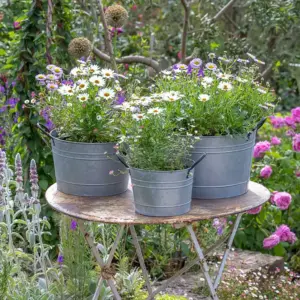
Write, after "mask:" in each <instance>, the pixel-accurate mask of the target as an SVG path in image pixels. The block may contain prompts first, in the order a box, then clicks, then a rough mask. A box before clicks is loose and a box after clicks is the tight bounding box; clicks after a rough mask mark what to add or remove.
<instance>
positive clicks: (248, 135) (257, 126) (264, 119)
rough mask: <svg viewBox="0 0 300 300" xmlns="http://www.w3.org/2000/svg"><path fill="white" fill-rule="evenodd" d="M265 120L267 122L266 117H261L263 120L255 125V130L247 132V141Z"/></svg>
mask: <svg viewBox="0 0 300 300" xmlns="http://www.w3.org/2000/svg"><path fill="white" fill-rule="evenodd" d="M266 120H267V118H266V117H263V118H262V119H261V120H260V121H259V122H258V123H257V125H256V126H255V128H254V129H252V131H250V132H248V134H247V141H248V140H249V139H250V136H251V134H252V133H254V132H257V131H258V129H259V128H260V127H262V126H263V125H264V123H265V122H266Z"/></svg>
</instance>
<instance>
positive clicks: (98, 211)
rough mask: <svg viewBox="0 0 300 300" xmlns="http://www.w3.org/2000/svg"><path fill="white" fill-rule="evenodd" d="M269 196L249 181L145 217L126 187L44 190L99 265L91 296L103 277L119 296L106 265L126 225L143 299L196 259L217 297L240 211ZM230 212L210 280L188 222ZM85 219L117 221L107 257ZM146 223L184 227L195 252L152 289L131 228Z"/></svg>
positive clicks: (157, 291) (194, 262) (216, 297)
mask: <svg viewBox="0 0 300 300" xmlns="http://www.w3.org/2000/svg"><path fill="white" fill-rule="evenodd" d="M269 198H270V192H269V191H268V190H267V189H266V188H265V187H264V186H262V185H260V184H258V183H254V182H250V183H249V191H248V192H247V193H246V194H244V195H242V196H239V197H235V198H224V199H216V200H193V201H192V209H191V211H190V212H189V213H188V214H185V215H182V216H176V217H147V216H142V215H139V214H137V213H135V211H134V204H133V194H132V191H131V190H128V191H127V192H126V193H124V194H121V195H117V196H110V197H88V198H87V197H79V196H72V195H66V194H63V193H61V192H59V191H57V188H56V184H54V185H52V186H51V187H50V188H49V189H48V190H47V192H46V199H47V201H48V203H49V204H50V206H51V207H53V208H54V209H55V210H57V211H59V212H61V213H63V214H65V215H69V216H71V217H73V218H77V219H78V225H79V229H80V230H81V232H82V233H83V235H84V237H85V240H86V242H87V243H88V245H89V247H90V249H91V251H92V253H93V256H94V257H95V259H96V260H97V263H98V264H99V266H100V267H101V275H100V278H99V281H98V284H97V288H96V291H95V294H94V297H93V300H97V299H98V297H99V294H100V288H101V285H102V282H103V280H105V281H106V282H107V284H108V285H109V286H110V288H111V291H112V293H113V295H114V298H115V299H116V300H121V297H120V295H119V293H118V291H117V288H116V286H115V283H114V280H113V277H112V274H111V270H110V266H111V263H112V260H113V257H114V254H115V251H116V249H117V247H118V244H119V242H120V240H121V238H122V235H123V232H124V228H125V226H128V227H129V230H130V233H131V236H132V241H133V244H134V247H135V249H136V253H137V257H138V260H139V264H140V266H141V269H142V273H143V277H144V279H145V284H146V288H147V291H148V294H149V296H148V298H147V300H152V299H154V296H155V295H157V294H158V293H159V292H161V291H162V290H164V289H165V288H166V287H167V286H168V284H169V283H170V282H172V281H174V280H175V279H176V278H177V277H179V276H181V275H182V274H183V273H185V272H186V271H188V270H189V269H190V268H191V267H192V266H194V265H195V264H197V263H199V265H200V267H201V270H202V272H203V274H204V277H205V280H206V282H207V284H208V287H209V291H210V294H211V297H212V299H213V300H218V299H219V298H218V295H217V293H216V290H217V288H218V285H219V283H220V281H221V278H222V273H223V271H224V267H225V263H226V260H227V257H228V254H229V252H230V249H231V247H232V243H233V240H234V237H235V234H236V232H237V229H238V227H239V224H240V221H241V217H242V215H243V213H244V212H245V211H247V210H249V209H252V208H255V207H258V206H260V205H262V204H264V203H265V202H266V201H268V200H269ZM233 214H236V215H237V218H236V220H235V223H234V225H233V228H232V231H231V234H230V235H229V236H228V240H227V242H226V250H225V252H224V255H223V258H222V262H221V265H220V268H219V270H218V272H217V276H216V277H215V279H214V280H213V279H212V278H211V276H210V274H209V267H208V264H207V260H206V258H205V255H204V252H203V249H202V248H201V246H200V244H199V242H198V239H197V237H196V234H195V232H194V230H193V227H192V223H193V222H196V221H200V220H207V219H212V218H218V217H223V216H228V215H233ZM85 221H92V222H100V223H110V224H120V229H119V231H118V233H117V236H116V239H115V241H114V243H113V246H112V248H111V251H110V253H109V256H108V259H107V261H104V260H103V258H102V257H101V256H100V253H99V250H98V249H97V247H96V245H95V243H94V239H93V237H92V236H91V235H90V234H89V232H88V230H87V229H86V227H85V224H84V222H85ZM146 224H171V225H173V226H174V227H175V228H182V227H186V228H187V230H188V232H189V235H190V237H191V241H192V243H193V245H194V247H195V250H196V253H197V258H196V259H194V260H192V261H191V262H189V263H188V264H187V265H186V266H184V267H183V268H182V269H181V270H179V271H178V272H177V273H176V274H175V275H174V276H172V277H171V278H169V279H168V280H166V281H165V282H164V284H162V285H161V286H159V287H158V288H156V289H155V290H153V288H152V286H151V283H150V277H149V274H148V271H147V269H146V266H145V261H144V258H143V254H142V250H141V247H140V244H139V241H138V236H137V233H136V230H135V225H146Z"/></svg>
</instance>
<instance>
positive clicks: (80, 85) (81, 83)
mask: <svg viewBox="0 0 300 300" xmlns="http://www.w3.org/2000/svg"><path fill="white" fill-rule="evenodd" d="M88 85H89V82H88V81H87V80H84V79H81V80H78V81H77V83H76V90H77V91H85V90H86V89H87V88H88Z"/></svg>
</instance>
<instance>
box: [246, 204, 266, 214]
mask: <svg viewBox="0 0 300 300" xmlns="http://www.w3.org/2000/svg"><path fill="white" fill-rule="evenodd" d="M261 209H262V206H261V205H260V206H258V207H255V208H252V209H249V210H248V211H247V214H249V215H257V214H259V213H260V211H261Z"/></svg>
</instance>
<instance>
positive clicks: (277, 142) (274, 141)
mask: <svg viewBox="0 0 300 300" xmlns="http://www.w3.org/2000/svg"><path fill="white" fill-rule="evenodd" d="M271 144H272V145H280V144H281V139H280V138H278V137H277V136H273V137H272V138H271Z"/></svg>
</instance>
